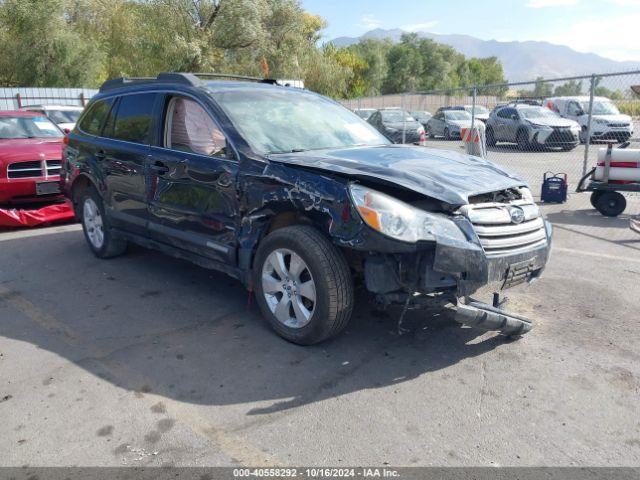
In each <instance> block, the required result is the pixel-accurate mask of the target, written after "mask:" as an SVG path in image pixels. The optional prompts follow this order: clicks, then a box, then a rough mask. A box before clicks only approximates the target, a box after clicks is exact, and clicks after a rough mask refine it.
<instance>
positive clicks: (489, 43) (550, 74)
mask: <svg viewBox="0 0 640 480" xmlns="http://www.w3.org/2000/svg"><path fill="white" fill-rule="evenodd" d="M403 33H406V32H405V31H403V30H401V29H397V28H396V29H389V30H385V29H382V28H377V29H374V30H371V31H368V32H367V33H365V34H364V35H361V36H360V37H338V38H336V39H334V40H332V42H333V43H334V45H336V46H337V47H345V46H348V45H352V44H354V43H358V42H359V41H360V40H361V39H366V38H373V39H387V38H388V39H390V40H391V41H393V42H399V41H400V37H401V36H402V34H403ZM418 36H420V37H423V38H430V39H432V40H434V41H436V42H438V43H442V44H445V45H450V46H452V47H453V48H455V49H456V50H457V51H458V52H460V53H462V54H464V55H465V56H466V57H493V56H495V57H498V59H499V60H500V62H501V63H502V67H503V69H504V74H505V77H506V78H507V80H509V81H510V82H522V81H527V80H534V79H536V78H537V77H544V78H559V77H569V76H576V75H590V74H592V73H611V72H625V71H629V70H640V62H619V61H616V60H611V59H609V58H605V57H602V56H600V55H596V54H595V53H581V52H577V51H576V50H573V49H571V48H569V47H566V46H563V45H554V44H552V43H548V42H538V41H526V42H500V41H497V40H481V39H479V38H476V37H472V36H469V35H442V34H436V33H428V32H418ZM614 80H619V81H620V83H621V85H620V87H622V83H624V84H627V83H629V82H630V81H631V79H628V81H627V79H625V81H624V82H623V81H622V79H611V81H609V82H603V84H604V83H611V84H613V82H614ZM634 80H635V82H636V83H638V77H637V76H635V79H634ZM632 83H633V82H632ZM620 87H618V88H620Z"/></svg>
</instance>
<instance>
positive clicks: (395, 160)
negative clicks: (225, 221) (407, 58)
mask: <svg viewBox="0 0 640 480" xmlns="http://www.w3.org/2000/svg"><path fill="white" fill-rule="evenodd" d="M268 158H269V160H271V161H276V162H282V163H286V164H292V165H300V166H303V167H308V168H317V169H321V170H326V171H327V172H332V173H340V174H345V175H348V176H352V177H354V178H367V177H369V178H375V179H379V180H384V181H387V182H390V183H394V184H397V185H399V186H402V187H404V188H407V189H409V190H413V191H415V192H418V193H421V194H423V195H427V196H429V197H432V198H435V199H437V200H440V201H443V202H445V203H448V204H451V205H465V204H467V203H469V202H468V199H469V197H470V196H473V195H478V194H480V193H487V192H493V191H497V190H503V189H506V188H512V187H519V186H523V185H526V183H525V182H524V181H523V180H522V179H521V178H519V177H517V176H516V175H513V174H510V173H507V172H506V171H504V170H502V169H501V168H500V167H498V166H497V165H495V164H493V163H491V162H489V161H487V160H484V159H482V158H480V157H474V156H471V155H464V154H462V153H458V152H454V151H452V150H438V149H433V148H425V147H416V146H408V145H388V146H387V145H385V146H380V147H358V148H343V149H326V150H315V151H313V150H312V151H307V152H300V153H286V154H276V155H269V156H268Z"/></svg>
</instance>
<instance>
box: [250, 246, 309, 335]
mask: <svg viewBox="0 0 640 480" xmlns="http://www.w3.org/2000/svg"><path fill="white" fill-rule="evenodd" d="M261 279H262V280H261V281H262V292H263V294H264V298H265V300H266V302H267V305H268V306H269V309H270V310H271V313H273V315H274V316H275V317H276V318H277V319H278V321H279V322H280V323H282V324H283V325H285V326H287V327H289V328H302V327H304V326H305V325H307V324H308V323H309V322H310V321H311V317H312V316H313V313H314V311H315V307H316V285H315V282H314V280H313V277H312V275H311V271H310V270H309V267H308V266H307V264H306V263H305V261H304V260H303V259H302V257H300V255H298V254H297V253H295V252H293V251H291V250H288V249H285V248H280V249H277V250H274V251H273V252H271V253H270V254H269V256H268V257H267V259H266V260H265V262H264V265H263V266H262V276H261Z"/></svg>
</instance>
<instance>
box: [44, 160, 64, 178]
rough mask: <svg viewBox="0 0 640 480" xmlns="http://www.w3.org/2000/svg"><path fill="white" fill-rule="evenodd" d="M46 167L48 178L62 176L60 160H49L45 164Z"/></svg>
mask: <svg viewBox="0 0 640 480" xmlns="http://www.w3.org/2000/svg"><path fill="white" fill-rule="evenodd" d="M45 167H46V168H47V177H52V176H54V175H60V169H61V168H62V161H60V160H47V161H46V162H45Z"/></svg>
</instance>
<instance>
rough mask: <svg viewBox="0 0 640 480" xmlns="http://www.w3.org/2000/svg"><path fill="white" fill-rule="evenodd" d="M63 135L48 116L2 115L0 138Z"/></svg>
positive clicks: (0, 119) (0, 118)
mask: <svg viewBox="0 0 640 480" xmlns="http://www.w3.org/2000/svg"><path fill="white" fill-rule="evenodd" d="M62 136H63V135H62V132H61V131H60V129H59V128H58V127H57V126H56V125H54V124H53V123H51V121H50V120H49V119H48V118H46V117H0V139H9V138H40V137H62Z"/></svg>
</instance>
